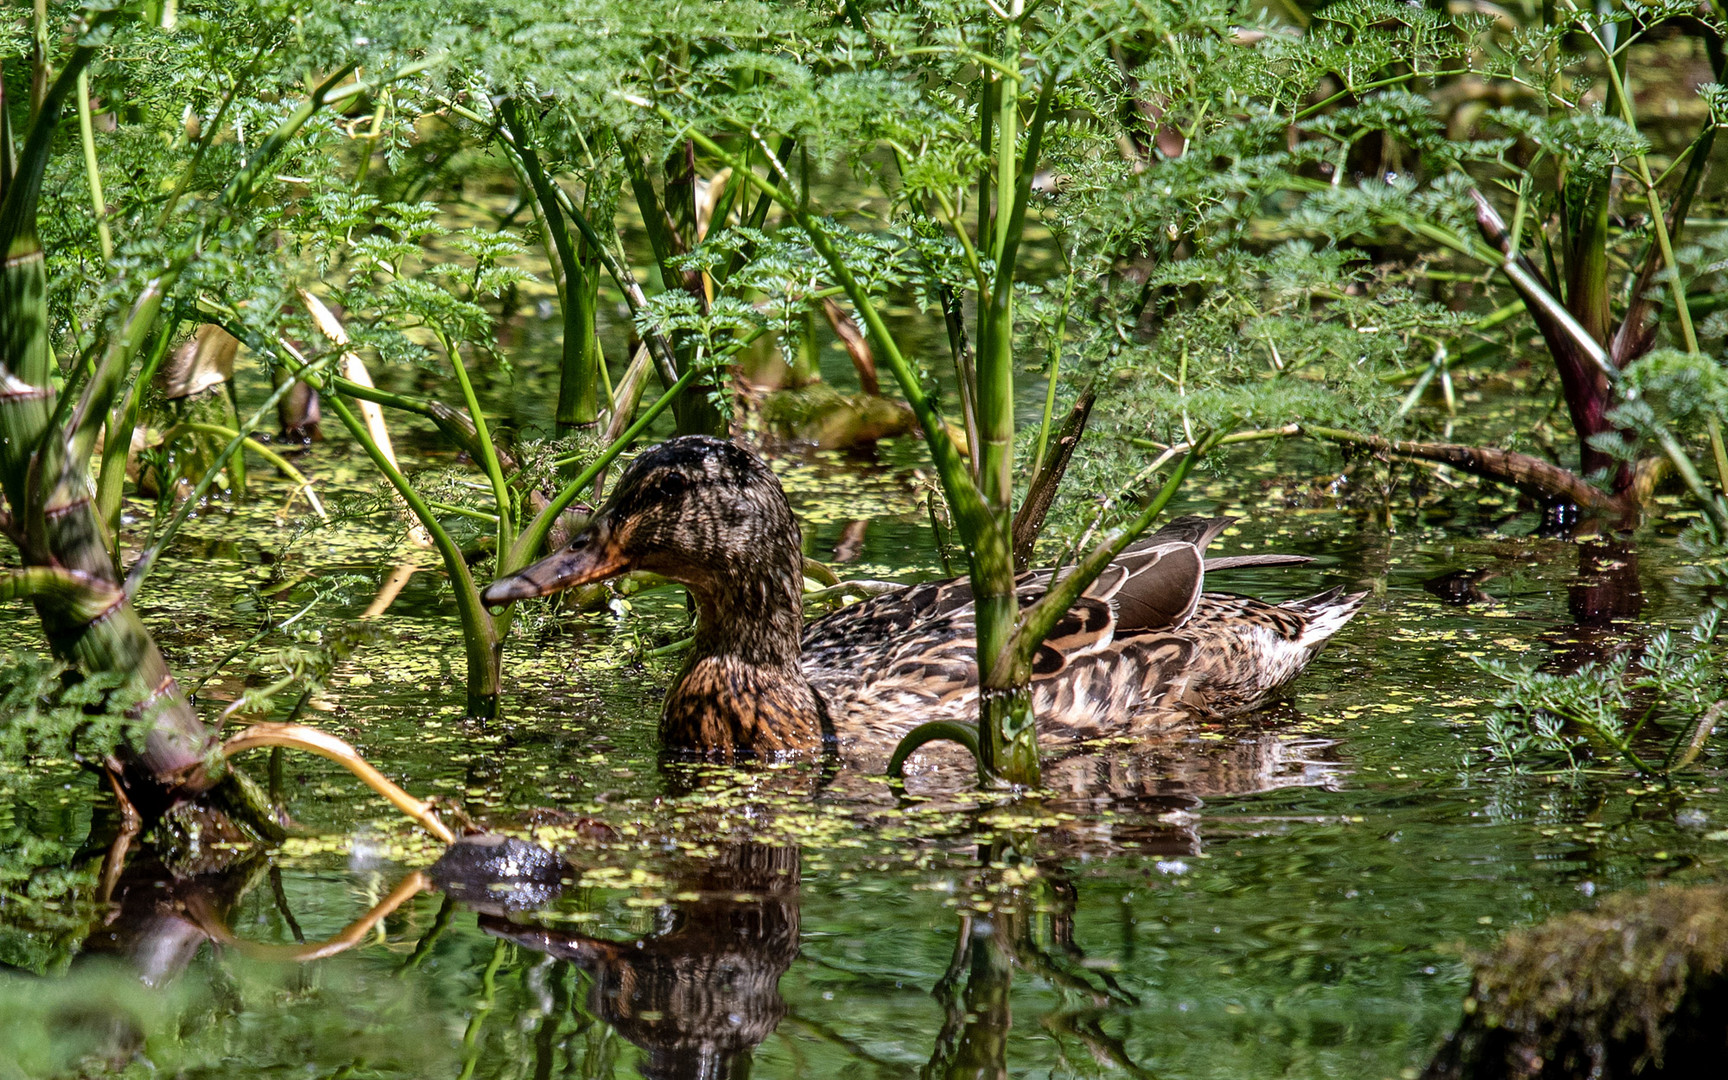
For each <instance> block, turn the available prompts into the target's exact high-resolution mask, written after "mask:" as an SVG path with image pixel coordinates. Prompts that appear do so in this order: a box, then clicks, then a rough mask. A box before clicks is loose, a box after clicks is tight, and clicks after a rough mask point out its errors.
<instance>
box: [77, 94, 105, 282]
mask: <svg viewBox="0 0 1728 1080" xmlns="http://www.w3.org/2000/svg"><path fill="white" fill-rule="evenodd" d="M78 138H79V141H80V142H81V143H82V144H83V146H84V175H85V177H86V178H87V179H88V180H89V183H90V209H91V212H93V213H94V214H95V215H96V239H97V241H98V242H99V243H100V244H101V245H102V261H103V262H104V263H109V264H112V263H113V262H114V236H113V234H112V233H110V232H109V231H108V200H106V199H104V198H103V197H102V170H101V168H100V167H98V165H97V163H96V128H95V125H94V124H93V123H92V122H91V116H90V69H89V68H84V69H83V70H81V71H79V72H78Z"/></svg>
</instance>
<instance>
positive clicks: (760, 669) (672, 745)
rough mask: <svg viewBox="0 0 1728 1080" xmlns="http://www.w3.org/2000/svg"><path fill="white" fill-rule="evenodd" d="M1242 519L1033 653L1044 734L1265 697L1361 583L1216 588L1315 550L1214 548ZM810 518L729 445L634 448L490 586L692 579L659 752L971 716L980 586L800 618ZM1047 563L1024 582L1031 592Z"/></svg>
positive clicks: (1194, 527)
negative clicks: (1217, 580) (798, 517)
mask: <svg viewBox="0 0 1728 1080" xmlns="http://www.w3.org/2000/svg"><path fill="white" fill-rule="evenodd" d="M1229 523H1230V519H1229V518H1198V517H1184V518H1178V519H1176V520H1175V521H1172V522H1170V523H1169V524H1168V525H1166V526H1165V527H1164V528H1162V529H1160V530H1158V532H1156V533H1154V534H1153V535H1151V536H1149V537H1147V538H1146V539H1144V540H1142V541H1141V542H1139V543H1138V544H1136V545H1135V546H1133V547H1132V548H1130V549H1128V550H1127V551H1124V552H1123V553H1122V556H1121V557H1120V558H1119V559H1118V560H1117V561H1116V562H1114V563H1112V564H1111V566H1110V567H1109V568H1108V569H1107V570H1106V571H1105V572H1104V574H1102V575H1100V577H1099V578H1098V580H1097V581H1096V582H1094V583H1093V585H1092V586H1091V587H1090V588H1089V589H1087V591H1086V593H1085V595H1084V596H1082V598H1081V599H1080V600H1079V601H1078V602H1077V603H1076V604H1075V605H1074V607H1073V608H1072V609H1071V610H1070V611H1069V613H1068V615H1067V616H1066V617H1065V618H1064V619H1063V621H1062V622H1061V623H1060V624H1059V625H1058V627H1057V629H1056V631H1055V632H1054V633H1053V634H1052V635H1051V636H1050V638H1049V639H1048V640H1047V641H1046V642H1045V644H1044V646H1043V647H1042V648H1041V649H1040V650H1039V653H1038V656H1037V659H1036V663H1035V664H1034V672H1033V683H1032V689H1033V710H1034V712H1035V714H1036V716H1037V717H1038V722H1039V730H1040V733H1041V734H1042V735H1044V736H1046V737H1069V738H1086V737H1095V736H1103V735H1113V734H1132V733H1134V732H1137V731H1148V730H1152V729H1162V728H1168V727H1171V726H1173V725H1174V724H1176V723H1178V722H1180V721H1182V720H1184V719H1191V718H1193V717H1195V716H1197V715H1214V716H1228V715H1233V714H1237V713H1242V712H1246V711H1248V710H1251V709H1253V708H1255V707H1256V706H1258V705H1260V704H1262V703H1264V702H1265V701H1267V700H1268V699H1269V698H1271V697H1272V695H1274V694H1276V693H1277V692H1278V691H1279V690H1280V689H1282V688H1283V687H1284V686H1285V685H1287V684H1288V683H1289V682H1290V681H1291V680H1292V679H1294V678H1295V677H1296V675H1297V674H1298V673H1299V672H1301V670H1302V668H1303V667H1304V666H1306V665H1307V663H1308V662H1309V660H1311V659H1313V657H1314V654H1315V653H1317V652H1318V651H1319V650H1320V648H1321V646H1323V645H1324V644H1325V643H1326V641H1327V640H1328V639H1329V638H1331V637H1332V636H1333V635H1334V634H1336V633H1337V632H1338V631H1339V630H1340V629H1342V628H1343V626H1344V624H1345V623H1347V622H1349V621H1350V619H1351V617H1352V616H1353V615H1355V614H1356V611H1357V609H1358V608H1360V607H1361V605H1362V602H1363V600H1364V599H1365V598H1366V596H1367V594H1366V593H1355V594H1351V595H1344V594H1343V592H1342V590H1341V589H1330V590H1328V591H1326V592H1323V593H1320V594H1319V595H1317V596H1311V597H1309V598H1307V599H1306V600H1294V601H1289V602H1286V603H1282V604H1269V603H1266V602H1264V601H1261V600H1254V599H1251V598H1248V597H1241V596H1229V595H1224V594H1220V593H1208V592H1203V591H1202V589H1201V585H1202V582H1203V580H1204V577H1205V572H1206V570H1207V569H1208V568H1210V569H1214V570H1217V569H1224V568H1228V567H1232V566H1240V565H1252V564H1268V563H1278V562H1302V561H1306V560H1304V559H1301V558H1300V557H1295V556H1273V555H1252V556H1238V557H1234V558H1228V559H1218V560H1213V561H1212V562H1211V563H1208V562H1207V561H1206V559H1205V557H1204V554H1203V553H1204V551H1205V549H1206V547H1207V545H1208V544H1210V543H1211V542H1212V540H1213V539H1214V538H1215V537H1216V536H1217V535H1218V534H1219V533H1220V532H1222V531H1223V530H1224V528H1225V527H1226V526H1227V525H1228V524H1229ZM803 565H804V562H803V554H802V549H801V546H800V534H799V530H798V523H797V521H795V520H794V519H793V516H792V508H791V506H790V505H789V504H788V503H787V501H786V495H785V493H784V492H783V491H782V490H781V488H780V483H779V481H778V480H777V479H776V478H775V476H774V474H773V473H772V472H771V471H770V470H769V469H768V466H766V465H765V464H763V463H762V461H761V460H760V459H759V458H757V457H756V456H755V455H754V454H752V453H750V452H749V451H748V450H745V449H744V448H742V447H739V446H736V445H734V444H732V443H730V442H726V441H724V440H721V439H714V438H709V437H707V436H699V435H689V436H683V437H680V438H675V439H671V440H669V441H667V442H664V443H661V444H660V445H659V446H656V447H654V448H653V449H651V450H648V451H647V452H645V453H643V454H642V455H641V456H639V457H638V458H636V460H635V461H633V462H632V463H631V464H630V466H629V467H628V468H627V469H625V470H624V472H623V475H622V476H620V477H619V479H618V483H617V486H616V487H615V488H614V489H613V491H612V494H611V496H610V497H609V498H608V499H607V500H606V502H605V504H604V505H602V506H601V507H600V509H599V510H597V511H596V512H595V514H594V516H593V518H592V519H591V520H590V521H589V523H588V525H587V527H586V528H584V529H583V530H582V531H581V532H580V533H579V534H578V535H577V536H576V538H575V539H574V540H573V541H571V543H570V544H569V545H568V546H567V547H564V548H562V549H560V550H559V551H556V552H554V553H553V554H551V555H549V556H547V557H546V558H544V559H541V560H540V561H539V562H537V563H535V564H533V565H532V566H529V567H528V568H527V569H525V570H523V571H521V572H520V573H517V574H513V575H511V576H509V577H504V578H500V579H498V580H497V581H494V582H493V583H492V584H491V585H489V586H488V587H487V588H486V590H485V592H484V593H483V594H482V599H483V600H484V602H485V603H486V604H487V605H488V606H493V607H496V606H498V605H502V604H505V603H509V602H511V601H514V600H522V599H526V598H529V597H535V596H546V595H549V594H551V593H555V592H558V591H560V590H563V589H568V588H571V587H573V586H577V585H583V584H588V583H590V582H596V581H601V580H604V579H606V578H610V577H615V576H617V575H619V574H624V573H628V572H630V571H635V570H645V571H651V572H653V573H656V574H660V575H662V576H664V577H667V578H670V579H672V580H674V581H678V582H682V583H683V584H684V585H685V586H686V587H687V588H688V589H689V590H690V595H691V597H692V598H693V599H694V602H695V607H696V635H695V641H694V643H693V645H692V647H691V649H690V652H689V654H688V656H687V657H686V658H685V661H684V667H683V670H682V671H680V672H679V674H678V679H677V681H676V682H675V683H674V684H673V686H672V689H671V691H670V693H669V694H668V695H667V698H666V705H665V711H664V713H663V714H662V717H661V723H660V735H661V739H662V743H663V747H664V749H666V750H667V751H670V752H673V753H683V754H692V755H696V756H700V757H706V758H710V759H716V760H733V759H736V758H743V757H777V756H782V755H786V754H789V753H807V752H810V751H819V750H821V749H823V748H824V746H825V745H827V744H829V743H831V742H835V741H837V742H838V743H839V745H840V748H841V749H842V750H843V751H845V750H847V749H848V748H849V747H852V746H854V745H856V744H860V743H872V744H877V745H880V744H883V743H886V744H887V745H888V746H892V745H893V742H894V741H895V740H898V739H899V738H900V737H901V736H902V735H904V734H905V733H906V732H908V731H910V730H911V729H912V728H913V727H915V726H917V725H918V724H921V723H924V722H925V721H929V720H938V719H949V720H971V719H975V718H976V715H977V697H978V678H977V669H976V664H975V659H974V654H975V649H976V646H975V640H974V629H973V627H974V619H973V603H972V590H971V584H970V582H969V581H968V579H966V578H964V577H961V578H955V579H953V580H950V581H937V582H930V583H927V584H923V585H915V586H910V587H907V588H904V589H899V590H895V591H893V592H888V593H884V594H881V595H878V596H874V597H871V598H870V599H868V600H864V601H862V602H860V603H857V604H853V605H851V606H850V607H846V608H842V609H841V610H839V611H837V612H835V613H833V614H831V615H828V616H826V617H825V618H821V619H818V620H816V621H814V622H812V623H810V624H809V625H808V626H806V625H805V624H804V604H803V592H802V584H803ZM1051 577H1052V575H1051V573H1050V572H1049V571H1045V572H1041V573H1030V574H1025V575H1022V577H1021V579H1020V583H1019V586H1018V589H1019V595H1020V598H1021V602H1022V603H1023V604H1025V603H1030V602H1031V601H1032V600H1034V599H1036V598H1037V597H1038V596H1039V595H1041V594H1042V593H1043V591H1044V590H1045V588H1046V587H1047V586H1048V585H1049V583H1050V581H1051Z"/></svg>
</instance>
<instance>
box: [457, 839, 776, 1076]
mask: <svg viewBox="0 0 1728 1080" xmlns="http://www.w3.org/2000/svg"><path fill="white" fill-rule="evenodd" d="M798 878H799V853H798V849H797V848H794V847H771V846H767V845H762V844H735V845H732V846H730V847H727V848H724V849H722V851H721V852H720V854H719V855H717V856H716V857H715V858H713V859H712V860H708V861H704V862H702V863H700V864H697V865H692V866H690V867H689V868H688V869H687V871H686V872H685V873H683V874H681V875H680V876H679V877H678V878H677V880H676V882H675V886H674V890H673V891H674V893H675V895H676V896H677V897H678V899H677V900H675V901H674V902H672V903H670V904H669V905H668V906H667V907H666V909H665V911H664V914H663V916H662V927H661V929H660V930H659V932H657V933H654V934H651V935H649V936H647V937H643V938H638V939H635V940H625V941H613V940H608V939H605V938H597V937H589V936H587V935H584V934H578V933H573V932H571V931H568V930H563V929H554V928H551V927H547V926H542V925H537V924H535V923H533V922H528V921H517V920H513V919H511V918H508V917H505V916H502V915H488V914H482V915H481V916H480V927H481V929H483V930H485V931H486V932H487V933H489V934H493V935H495V936H497V937H500V938H504V939H506V940H509V941H512V942H514V943H516V944H518V945H521V946H523V947H525V948H529V949H533V950H535V951H538V952H542V953H545V954H546V955H548V956H552V957H556V958H558V959H561V960H568V961H570V962H571V963H572V964H574V965H576V966H577V967H578V968H580V969H582V970H583V971H584V972H586V973H587V974H588V975H589V977H590V978H591V980H592V989H591V990H590V991H589V997H588V1008H589V1010H590V1011H591V1012H592V1014H593V1015H594V1016H596V1017H598V1018H599V1019H601V1020H603V1021H605V1022H606V1023H607V1024H609V1025H611V1026H612V1028H613V1029H614V1030H616V1031H617V1032H618V1033H619V1034H620V1035H622V1036H624V1037H625V1038H626V1039H628V1040H630V1041H631V1042H632V1043H635V1044H636V1045H637V1046H639V1047H641V1048H642V1051H643V1055H642V1058H641V1059H640V1061H639V1063H638V1068H639V1069H640V1070H641V1073H642V1075H643V1076H645V1077H648V1078H649V1080H674V1078H678V1080H684V1078H688V1080H710V1078H720V1077H743V1076H748V1075H749V1072H750V1062H751V1055H752V1053H753V1051H754V1050H755V1048H756V1047H757V1046H758V1045H760V1044H761V1042H762V1041H763V1040H764V1039H766V1038H767V1037H768V1036H769V1035H770V1034H771V1033H772V1032H773V1031H774V1029H775V1027H776V1026H778V1024H779V1023H780V1020H781V1018H782V1017H783V1016H784V1015H785V1013H786V1005H785V1002H784V1001H783V1000H782V999H781V997H780V976H781V975H783V974H785V972H786V969H787V968H788V967H790V966H791V964H792V961H793V959H794V958H795V957H796V956H797V955H798Z"/></svg>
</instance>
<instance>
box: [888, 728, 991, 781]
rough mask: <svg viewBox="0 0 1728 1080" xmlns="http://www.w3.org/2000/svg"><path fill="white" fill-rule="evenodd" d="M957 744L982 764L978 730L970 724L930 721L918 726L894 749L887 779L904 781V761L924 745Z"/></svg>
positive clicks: (889, 760) (889, 762)
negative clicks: (935, 743)
mask: <svg viewBox="0 0 1728 1080" xmlns="http://www.w3.org/2000/svg"><path fill="white" fill-rule="evenodd" d="M944 741H946V742H957V743H959V744H960V745H961V746H964V747H965V748H966V751H967V753H969V754H971V755H972V760H973V761H977V762H980V763H981V762H982V761H983V760H984V759H983V753H982V751H981V750H980V748H979V746H978V729H977V727H975V726H973V725H972V724H966V723H961V722H960V721H958V720H932V721H930V722H929V723H928V724H919V725H918V726H917V727H915V728H913V729H912V730H911V731H908V732H907V733H906V735H905V737H904V738H902V739H901V740H900V743H899V745H898V746H896V747H894V755H893V756H892V757H890V758H889V759H888V777H889V779H891V780H904V779H906V759H907V758H909V757H911V756H912V755H913V754H915V753H917V752H918V750H919V749H920V748H921V747H923V746H924V744H926V743H933V742H944Z"/></svg>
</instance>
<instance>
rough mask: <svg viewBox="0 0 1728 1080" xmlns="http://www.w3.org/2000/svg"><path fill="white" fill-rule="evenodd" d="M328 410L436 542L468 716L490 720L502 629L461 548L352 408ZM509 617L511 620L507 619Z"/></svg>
mask: <svg viewBox="0 0 1728 1080" xmlns="http://www.w3.org/2000/svg"><path fill="white" fill-rule="evenodd" d="M329 401H330V407H331V408H332V409H333V410H335V412H336V416H337V418H338V419H340V420H341V421H342V426H343V427H346V428H347V429H348V432H349V434H351V435H353V436H354V439H355V441H356V442H358V443H359V444H360V445H361V447H362V448H363V449H365V451H366V456H367V457H369V458H371V459H372V465H373V467H374V468H376V469H377V470H378V471H379V472H381V473H383V474H384V477H385V479H387V480H389V481H390V486H391V487H393V488H395V489H396V494H398V495H400V496H401V497H402V501H403V502H404V503H406V504H407V505H408V509H409V511H410V512H411V513H412V514H413V515H414V517H415V518H416V519H418V520H419V522H420V524H421V525H422V526H423V527H424V528H425V529H426V533H427V535H429V536H431V537H432V544H433V546H434V547H436V548H437V549H438V554H439V556H440V557H441V558H442V559H443V560H444V571H445V573H447V574H449V575H450V587H451V591H452V592H453V593H455V596H456V617H457V619H458V620H459V621H460V622H461V624H462V644H463V647H464V649H465V651H466V653H467V657H468V705H467V711H468V715H469V716H470V717H474V718H476V719H487V718H490V717H492V716H493V715H495V714H496V713H497V709H498V665H499V658H500V651H501V649H502V645H501V643H500V634H499V627H498V625H497V624H496V623H495V622H493V620H492V616H490V615H488V614H487V613H486V609H485V607H483V606H482V605H481V603H480V590H479V589H477V588H475V586H474V576H473V575H472V574H470V573H469V572H468V562H467V560H465V559H464V558H462V549H461V547H459V546H458V545H457V544H456V542H455V541H454V540H452V539H451V538H450V534H449V533H448V532H446V531H445V529H444V526H443V524H442V523H441V522H440V521H439V520H438V516H437V515H436V514H435V513H433V511H432V508H431V507H430V506H427V505H426V500H425V499H423V498H421V496H420V493H419V492H418V491H415V490H414V485H412V484H410V483H409V482H408V478H407V477H405V476H403V475H402V472H401V470H399V469H398V468H396V466H395V465H394V464H393V463H392V462H391V461H390V459H389V458H388V457H387V456H385V454H384V451H383V450H381V449H380V448H379V446H378V444H377V443H376V442H374V441H373V439H372V435H371V433H370V432H369V431H367V430H366V424H365V423H364V422H363V421H362V420H361V419H360V418H359V417H357V416H355V415H354V411H353V410H352V409H350V408H349V407H348V404H347V403H346V402H344V401H343V400H342V398H341V397H340V396H339V395H335V394H332V395H330V398H329ZM506 617H507V616H506Z"/></svg>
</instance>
